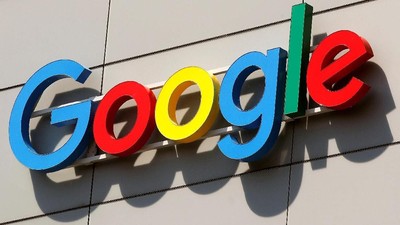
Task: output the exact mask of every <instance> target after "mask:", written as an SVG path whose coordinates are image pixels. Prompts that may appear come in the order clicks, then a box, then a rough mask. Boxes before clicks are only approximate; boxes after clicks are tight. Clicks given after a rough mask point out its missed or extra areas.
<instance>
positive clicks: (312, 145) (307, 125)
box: [295, 62, 396, 169]
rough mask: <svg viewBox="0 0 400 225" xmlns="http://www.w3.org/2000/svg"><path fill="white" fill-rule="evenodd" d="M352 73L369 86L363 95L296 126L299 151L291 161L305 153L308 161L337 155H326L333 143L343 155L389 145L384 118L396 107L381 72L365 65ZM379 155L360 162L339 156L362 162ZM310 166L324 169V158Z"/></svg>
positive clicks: (386, 121) (377, 154) (353, 156)
mask: <svg viewBox="0 0 400 225" xmlns="http://www.w3.org/2000/svg"><path fill="white" fill-rule="evenodd" d="M356 74H360V75H361V77H360V78H361V79H362V80H363V81H364V82H366V83H367V84H369V85H370V86H371V87H372V88H371V89H370V91H369V93H368V94H367V96H366V97H365V98H364V99H363V100H362V101H361V102H359V103H358V104H357V105H355V106H354V107H353V108H351V109H348V110H343V111H335V112H332V113H328V114H325V115H320V116H315V117H310V118H308V119H303V120H301V121H300V122H299V123H297V124H296V132H297V133H298V135H297V133H296V140H295V145H296V147H297V148H296V150H299V152H296V153H295V155H296V156H298V157H295V161H297V160H298V159H296V158H299V160H302V159H303V158H304V155H305V154H306V153H307V155H308V157H309V158H310V159H315V158H319V157H323V156H326V155H330V154H335V153H337V152H328V150H329V149H336V147H334V146H332V147H329V145H333V143H336V146H337V149H338V150H339V152H340V153H346V152H349V151H354V150H359V149H363V148H367V147H373V146H378V145H382V144H388V143H392V142H393V135H392V132H391V130H390V126H389V121H388V119H387V117H386V115H387V114H388V113H389V112H391V111H392V110H394V109H395V107H396V106H395V103H394V100H393V96H392V94H391V91H390V88H389V84H388V81H387V78H386V75H385V73H384V71H383V70H382V68H380V67H379V66H378V65H377V64H375V63H373V62H367V63H366V64H365V65H363V66H362V67H361V68H360V69H359V70H358V71H356ZM298 137H299V138H298ZM330 140H334V142H331V141H330ZM300 151H301V152H300ZM300 154H302V156H299V155H300ZM380 154H382V151H375V154H369V156H370V157H369V158H362V159H361V158H359V157H358V156H356V155H354V154H344V155H343V157H345V158H346V159H348V160H350V161H352V162H355V163H362V162H368V161H370V160H372V159H374V158H376V157H378V156H379V155H380ZM311 166H312V168H313V169H319V168H325V167H327V159H326V158H325V159H321V160H318V161H312V162H311Z"/></svg>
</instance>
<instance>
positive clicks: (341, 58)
mask: <svg viewBox="0 0 400 225" xmlns="http://www.w3.org/2000/svg"><path fill="white" fill-rule="evenodd" d="M311 22H312V7H311V6H310V5H308V4H299V5H295V6H293V8H292V20H291V28H290V39H289V53H287V52H286V51H285V50H283V49H281V48H274V49H270V50H268V51H267V52H266V54H264V53H261V52H249V53H246V54H244V55H242V56H241V57H239V58H238V59H237V60H236V61H235V62H234V63H233V64H232V65H231V66H230V67H229V69H228V70H227V72H226V74H225V77H224V78H223V81H222V83H221V84H220V83H219V81H218V80H217V78H216V77H215V76H214V75H213V74H211V73H209V72H207V71H206V70H204V69H202V68H199V67H186V68H183V69H181V70H179V71H177V72H176V73H174V74H173V75H172V76H171V77H170V78H169V79H168V80H167V82H166V83H165V85H164V86H163V88H162V89H161V92H160V94H159V96H158V98H156V97H155V95H154V93H153V92H152V91H151V90H150V89H149V88H148V87H145V86H143V85H142V84H140V83H138V82H135V81H126V82H122V83H120V84H117V85H116V86H114V87H113V88H112V89H111V90H109V91H108V92H107V93H106V94H105V95H104V97H103V99H102V100H101V102H100V103H99V105H98V106H97V107H96V106H95V103H94V102H93V101H92V100H86V101H83V102H79V103H78V104H71V105H66V106H63V107H59V108H57V109H55V110H53V111H52V112H51V123H52V124H54V125H56V126H63V125H65V124H70V123H74V124H76V125H75V130H74V132H73V134H72V136H71V137H70V139H69V140H68V141H67V142H66V143H65V144H64V145H63V146H62V147H61V148H59V149H58V150H56V151H55V152H53V153H50V154H39V153H37V152H36V150H35V149H34V147H33V146H32V144H31V142H30V138H29V120H30V118H31V115H32V113H33V110H34V108H35V105H36V103H37V102H38V100H39V99H40V97H41V95H42V93H43V92H44V91H45V89H46V88H47V87H48V86H49V85H50V84H52V83H54V82H55V81H57V80H60V79H63V78H72V79H74V80H76V81H78V82H80V83H84V82H85V80H86V79H87V78H88V77H89V75H90V73H91V72H90V71H89V70H88V69H86V68H85V67H83V66H82V65H80V64H79V63H77V62H74V61H72V60H58V61H54V62H51V63H49V64H47V65H45V66H44V67H42V68H40V69H39V70H38V71H37V72H35V73H34V74H33V75H32V76H31V78H30V79H29V80H28V81H27V82H26V84H25V85H24V87H23V88H22V89H21V91H20V93H19V95H18V96H17V99H16V101H15V103H14V107H13V109H12V112H11V116H10V123H9V140H10V145H11V148H12V150H13V152H14V155H15V156H16V158H17V159H18V160H19V161H20V162H21V163H22V164H23V165H25V166H27V167H28V168H30V169H33V170H41V171H46V172H51V171H57V170H60V169H62V168H64V167H66V166H69V165H71V164H72V163H73V162H74V161H75V160H77V159H78V158H79V157H80V156H81V155H82V154H83V153H84V151H85V150H86V149H87V146H88V144H89V143H90V142H91V140H92V137H93V138H94V140H95V142H96V144H97V145H98V147H99V148H101V149H102V150H103V151H104V152H106V153H108V154H112V155H117V156H129V155H131V154H133V153H135V152H137V151H139V150H140V149H141V148H142V147H143V146H144V145H145V144H146V142H147V141H148V140H149V138H150V136H151V134H152V132H153V131H154V129H155V128H156V127H157V129H158V130H159V131H160V133H161V134H162V135H163V136H165V137H166V138H168V139H170V140H173V141H176V142H177V143H188V142H193V141H196V140H198V139H199V138H201V137H202V136H204V135H205V134H206V133H207V132H208V131H209V129H210V128H211V126H212V125H213V123H214V122H215V120H216V117H217V115H218V114H219V112H221V114H222V116H223V117H224V118H225V120H226V121H228V122H229V123H231V124H232V125H234V126H237V127H241V128H244V129H258V132H257V134H256V135H255V136H254V137H253V138H252V139H251V140H250V141H248V142H246V143H240V142H239V141H238V140H236V138H235V137H234V136H232V135H231V134H228V135H226V136H225V137H223V138H222V139H221V140H220V141H219V142H218V147H219V149H220V150H221V151H222V153H223V154H224V155H225V156H227V157H229V158H232V159H235V160H241V161H246V162H247V161H254V160H257V159H259V158H260V157H262V156H263V155H265V154H266V153H268V151H269V150H270V149H271V148H272V147H273V145H274V143H275V142H276V139H277V137H278V134H279V130H280V126H281V122H282V115H287V116H289V117H296V116H300V115H303V114H304V113H305V109H306V91H307V89H308V93H309V95H310V97H311V98H312V99H313V100H314V101H315V102H316V103H318V104H320V105H322V106H325V107H328V108H332V109H336V110H340V109H345V108H349V107H352V106H353V105H354V104H356V103H357V102H358V101H359V100H360V99H362V98H363V97H364V96H365V94H366V93H367V91H368V90H369V88H370V87H369V86H368V85H367V84H365V83H364V82H362V81H361V80H359V79H358V78H355V77H354V73H353V72H354V70H355V69H357V68H358V67H360V66H361V65H362V64H364V63H365V62H367V61H368V60H369V59H370V58H371V57H372V56H373V52H372V49H371V47H370V45H369V43H368V42H367V41H366V40H365V39H363V38H362V37H360V36H359V35H357V34H356V33H354V32H352V31H348V30H341V31H337V32H335V33H333V34H331V35H329V36H328V37H326V38H325V39H324V40H323V41H322V42H321V43H320V44H319V45H318V47H317V48H316V49H315V51H314V52H313V54H312V56H311V58H310V59H309V52H310V36H311ZM343 51H346V52H345V53H344V54H342V53H343ZM340 53H341V54H340ZM286 62H287V63H286ZM286 64H287V65H286ZM256 70H261V71H262V72H263V74H264V76H265V88H264V92H263V94H262V97H261V99H260V100H259V102H258V104H257V105H256V106H254V107H253V108H252V109H250V110H243V109H242V108H241V106H240V100H239V97H240V91H241V88H242V86H243V84H244V82H245V80H246V78H247V77H248V76H249V75H250V74H251V73H253V72H254V71H256ZM343 80H345V81H346V82H345V83H346V84H344V85H340V86H339V87H338V85H336V84H337V83H338V82H340V81H343ZM347 81H348V82H347ZM191 85H197V86H198V87H199V89H200V95H201V99H200V105H199V108H198V111H197V113H196V115H195V116H194V117H193V118H192V120H190V121H189V122H188V123H186V124H178V122H177V118H176V107H177V104H178V100H179V98H180V96H181V95H182V93H183V92H184V91H185V90H186V89H187V88H188V87H190V86H191ZM130 99H133V100H135V102H136V104H137V119H136V122H135V124H134V126H133V128H132V129H131V130H130V132H129V133H128V134H127V135H125V136H124V137H121V138H116V137H115V135H114V132H113V123H114V118H115V115H116V113H117V111H118V110H119V108H120V107H121V106H122V104H124V103H125V102H126V101H128V100H130Z"/></svg>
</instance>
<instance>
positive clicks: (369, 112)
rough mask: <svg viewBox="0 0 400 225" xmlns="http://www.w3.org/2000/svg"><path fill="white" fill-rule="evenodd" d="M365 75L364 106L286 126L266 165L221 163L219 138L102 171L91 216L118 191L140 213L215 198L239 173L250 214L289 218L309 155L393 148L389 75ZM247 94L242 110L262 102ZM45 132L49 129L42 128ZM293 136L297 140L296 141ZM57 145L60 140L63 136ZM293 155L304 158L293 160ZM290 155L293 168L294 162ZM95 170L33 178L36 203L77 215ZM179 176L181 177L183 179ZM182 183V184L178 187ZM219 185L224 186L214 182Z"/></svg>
mask: <svg viewBox="0 0 400 225" xmlns="http://www.w3.org/2000/svg"><path fill="white" fill-rule="evenodd" d="M360 73H362V74H365V75H363V78H362V79H363V80H364V81H366V82H367V83H370V84H371V86H372V89H371V92H370V93H369V94H368V95H367V97H366V98H365V99H364V100H363V101H362V102H360V103H359V104H358V105H356V106H355V107H354V108H352V109H350V110H346V111H342V112H332V113H329V114H327V115H320V116H316V117H315V118H314V117H312V118H309V119H308V121H307V120H306V119H304V120H301V121H300V122H292V123H287V124H283V125H282V128H281V132H280V135H279V138H278V141H277V143H276V145H275V147H274V148H273V149H272V150H271V152H270V153H269V154H268V155H267V156H266V157H264V158H263V159H262V160H260V161H258V162H255V163H249V164H248V166H247V164H245V163H239V162H237V161H234V160H230V159H228V158H226V157H225V156H223V155H222V153H221V152H220V151H219V150H218V147H217V142H218V140H219V139H220V137H213V138H208V139H205V140H199V141H196V142H194V143H190V144H181V145H178V146H174V147H169V148H163V149H159V150H157V151H148V152H145V153H141V154H135V155H133V156H132V157H129V158H126V159H119V160H118V161H114V162H111V163H102V164H99V165H96V166H95V167H96V170H95V177H94V183H93V198H92V204H93V206H92V208H91V210H96V208H97V207H99V205H100V204H101V203H102V202H104V201H107V200H111V199H113V198H112V197H111V199H109V197H107V196H108V195H109V194H110V192H115V190H112V189H111V187H113V186H115V185H118V186H119V189H120V191H121V194H122V196H123V197H122V198H123V199H124V200H125V201H126V202H127V203H128V204H130V205H131V206H133V207H138V208H142V207H149V206H151V205H153V204H155V203H156V202H157V201H159V200H160V199H161V198H162V197H163V196H164V195H165V194H166V191H167V190H169V189H171V188H172V189H175V188H181V187H182V188H183V187H187V188H189V189H190V190H191V191H193V192H194V193H196V194H200V195H206V194H211V193H214V192H216V191H218V190H220V189H222V188H223V187H224V186H225V185H226V184H227V183H228V182H229V181H230V180H231V179H235V178H234V177H236V176H237V175H238V173H239V174H240V180H241V183H242V186H243V193H235V195H241V194H242V195H244V197H245V199H246V203H247V205H248V207H249V209H250V210H251V211H252V212H254V213H255V214H257V215H259V216H263V217H272V216H276V215H279V214H281V213H284V212H285V211H286V209H287V207H288V203H289V204H290V203H292V202H293V201H294V199H295V198H296V196H297V194H298V192H299V190H300V186H301V180H302V173H303V172H302V168H303V164H302V163H300V164H299V165H300V166H299V167H301V169H300V170H296V171H295V172H293V173H292V174H291V175H292V181H293V182H292V184H291V186H290V193H291V196H290V202H288V190H289V186H288V185H289V176H290V174H289V173H290V166H289V165H290V163H291V162H292V161H295V162H301V161H303V160H304V155H305V152H306V151H307V153H308V155H309V156H310V158H318V157H321V156H326V155H328V141H329V139H332V138H334V139H335V140H336V143H337V146H338V148H339V151H340V152H341V153H344V152H346V151H351V150H355V149H357V148H362V147H369V146H372V145H376V144H383V143H390V142H392V141H393V137H392V134H391V132H390V128H389V124H388V121H387V118H386V114H387V113H388V112H390V111H391V110H393V109H394V108H395V105H394V101H393V98H392V96H391V93H390V89H389V86H388V82H387V80H386V77H385V74H384V72H383V71H382V69H381V68H380V67H379V66H378V65H376V64H374V63H367V64H366V65H365V66H363V67H362V68H361V70H360ZM260 81H261V80H260V78H255V79H252V80H249V81H248V82H254V84H259V83H260ZM242 91H244V92H242V94H245V95H246V94H250V98H249V99H247V100H246V106H244V108H246V107H250V108H251V106H252V105H254V104H255V102H257V101H258V99H259V98H260V93H251V92H255V90H254V88H253V89H252V90H251V88H244V89H243V90H242ZM67 95H69V94H67ZM57 97H58V96H57ZM182 98H184V99H183V100H184V101H183V103H179V104H178V109H179V110H180V109H182V108H187V107H189V106H191V105H197V104H198V103H199V100H198V94H193V93H191V94H187V95H185V96H183V97H182ZM196 111H197V109H191V108H190V107H189V109H188V110H186V111H185V113H183V117H182V122H183V123H185V121H186V122H187V121H189V120H190V118H192V117H193V115H194V114H195V113H196ZM131 114H132V111H131V110H129V109H122V110H120V112H119V114H118V117H117V119H116V123H120V122H124V125H123V126H122V129H121V133H120V135H124V134H126V133H127V132H129V130H130V129H131V127H132V126H133V123H134V122H133V121H132V120H131V119H130V118H132V117H134V116H132V115H131ZM307 122H308V123H307ZM41 123H48V121H46V120H45V119H43V120H42V121H41V122H40V123H39V125H38V126H37V128H36V129H35V130H33V131H32V139H35V138H36V136H35V135H36V134H35V133H36V132H37V133H38V134H37V135H38V136H37V137H42V136H39V134H42V135H43V134H45V133H46V132H47V129H48V128H47V125H42V124H41ZM226 125H227V124H226V121H224V120H223V119H222V118H220V119H219V122H218V123H217V124H216V125H215V127H214V128H217V127H221V126H226ZM43 126H44V127H45V128H41V127H43ZM294 130H295V132H296V133H295V137H293V131H294ZM343 131H346V132H343ZM254 132H255V131H247V132H242V133H241V135H240V138H242V139H243V140H244V141H246V140H250V139H251V137H253V136H254ZM349 134H351V135H349ZM56 137H57V138H59V139H60V138H61V136H56ZM47 138H48V139H49V140H50V143H54V144H52V145H53V146H52V147H53V148H54V147H55V146H57V143H56V141H54V140H53V139H54V138H53V136H51V135H49V137H47ZM161 138H162V137H161V135H160V134H159V133H158V131H155V132H154V134H153V136H152V138H151V141H157V140H160V139H161ZM46 143H47V140H46ZM37 144H38V145H39V144H40V143H37ZM293 144H294V145H295V146H294V148H293ZM47 145H48V144H47ZM293 149H295V150H296V151H298V152H293ZM302 150H303V151H302ZM379 154H381V151H376V152H375V151H374V152H372V151H371V154H368V157H361V156H359V155H352V154H348V155H344V157H346V158H347V159H348V160H350V161H353V162H368V161H370V160H373V159H374V158H376V157H378V156H379ZM292 155H293V156H294V160H293V159H292V158H291V157H292ZM311 165H312V167H313V168H314V169H319V168H326V167H327V159H326V158H325V159H320V160H315V161H311ZM91 168H92V167H84V168H75V173H76V174H78V175H79V177H77V178H75V179H73V180H67V181H60V182H57V181H55V180H56V178H54V177H53V178H51V177H50V176H48V175H46V174H43V173H38V172H31V178H32V182H33V186H34V191H35V195H36V199H37V202H38V204H39V206H40V207H41V209H42V210H43V212H44V213H48V212H52V211H55V209H56V210H63V209H58V208H57V205H58V204H59V202H60V201H70V204H73V203H74V202H79V204H80V205H77V204H76V203H75V206H78V207H79V206H87V204H88V202H89V196H90V194H89V193H90V188H91ZM61 173H62V171H60V172H56V173H55V174H56V175H55V177H57V174H61ZM179 173H181V174H182V176H180V175H177V174H179ZM181 177H182V178H183V181H182V180H180V179H181ZM216 180H218V181H219V182H213V181H216ZM111 196H112V194H111ZM114 199H115V198H114ZM80 212H82V213H81V214H79V213H77V214H76V215H74V217H71V218H68V219H66V217H63V216H61V215H60V214H51V215H49V216H50V217H51V218H52V219H54V220H58V221H73V220H77V219H78V218H82V217H85V216H87V214H85V213H84V212H85V211H80Z"/></svg>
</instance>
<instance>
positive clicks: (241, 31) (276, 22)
mask: <svg viewBox="0 0 400 225" xmlns="http://www.w3.org/2000/svg"><path fill="white" fill-rule="evenodd" d="M374 1H377V0H363V1H359V2H353V3H349V4H345V5H341V6H337V7H333V8H329V9H325V10H321V11H318V12H314V13H313V15H320V14H324V13H328V12H332V11H336V10H341V9H345V8H349V7H353V6H357V5H361V4H365V3H369V2H374ZM289 21H290V18H289V19H283V20H278V21H275V22H272V23H268V24H264V25H259V26H255V27H251V28H247V29H243V30H239V31H234V32H231V33H227V34H222V35H217V36H214V37H210V38H206V39H202V40H198V41H193V42H189V43H185V44H181V45H177V46H173V47H168V48H165V49H160V50H157V51H153V52H148V53H144V54H140V55H136V56H132V57H128V58H125V59H119V60H116V61H112V62H108V63H102V64H100V65H95V66H92V67H89V69H91V70H94V69H99V68H102V67H106V66H111V65H115V64H119V63H123V62H127V61H131V60H136V59H139V58H143V57H147V56H151V55H156V54H160V53H163V52H168V51H172V50H176V49H180V48H184V47H188V46H192V45H196V44H200V43H204V42H209V41H213V40H217V39H222V38H227V37H230V36H234V35H238V34H242V33H247V32H251V31H255V30H259V29H263V28H266V27H270V26H274V25H278V24H282V23H285V22H289ZM23 85H24V84H17V85H13V86H10V87H5V88H0V92H1V91H5V90H9V89H13V88H18V87H21V86H23Z"/></svg>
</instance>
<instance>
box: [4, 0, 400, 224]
mask: <svg viewBox="0 0 400 225" xmlns="http://www.w3.org/2000/svg"><path fill="white" fill-rule="evenodd" d="M305 2H306V3H308V4H310V5H312V6H313V8H314V9H313V18H312V30H311V45H312V46H318V44H319V43H320V42H321V41H323V40H324V38H325V37H326V36H329V35H330V34H332V33H334V32H336V31H339V30H351V31H353V32H355V33H357V34H358V35H360V36H361V37H363V38H365V39H366V40H367V41H368V42H369V44H370V45H371V47H372V50H373V52H374V56H373V57H372V58H371V59H370V60H369V61H368V62H366V63H365V64H363V65H362V66H361V67H360V68H359V69H358V70H356V72H355V73H356V74H357V75H356V76H357V77H359V78H360V79H361V80H362V81H364V82H365V83H367V84H368V85H369V86H371V89H370V90H369V92H368V93H367V95H366V96H365V97H364V98H362V100H361V101H359V102H358V103H357V104H355V105H354V106H353V107H351V108H349V109H345V110H335V111H333V112H327V113H323V114H320V115H313V116H310V117H304V118H300V119H296V120H294V121H290V122H289V121H287V122H283V123H282V125H281V129H280V133H279V137H278V140H277V142H276V143H275V145H274V147H273V149H272V150H271V151H270V152H269V153H268V154H267V155H266V156H265V157H263V158H262V159H260V160H258V161H255V162H250V163H247V162H239V161H237V160H232V159H229V158H227V157H226V156H224V155H223V154H222V153H221V151H220V150H219V148H218V146H217V143H218V141H219V140H220V139H221V138H222V137H223V136H224V135H225V134H224V135H221V136H218V135H217V136H212V137H207V138H205V139H201V140H198V141H195V142H192V143H186V144H177V145H171V146H168V147H160V148H158V149H150V150H148V151H145V152H142V153H137V154H133V155H132V156H129V157H127V158H122V159H113V160H106V161H104V162H97V163H94V164H89V165H79V166H73V167H69V168H66V169H62V170H59V171H56V172H52V173H44V172H40V171H34V170H30V169H28V168H27V167H25V166H24V165H22V164H21V163H20V162H19V161H18V160H17V159H16V158H15V156H14V154H13V151H12V150H11V147H10V144H9V119H10V114H11V110H12V107H13V105H14V102H15V99H16V98H17V96H18V93H19V92H20V90H21V88H22V87H23V85H24V84H25V83H26V82H27V80H28V79H29V78H30V76H31V75H32V74H34V73H35V71H37V70H38V69H39V68H41V67H42V66H44V65H46V64H47V63H49V62H51V61H54V60H58V59H72V60H75V61H77V62H79V63H80V64H82V65H83V66H85V67H87V68H89V69H90V70H91V71H92V74H91V75H90V76H89V78H88V79H87V81H86V82H85V83H84V84H80V83H77V82H76V81H74V80H72V79H63V80H60V81H57V82H55V83H54V84H52V85H51V86H50V87H49V88H47V89H46V91H45V92H44V93H43V95H42V97H41V98H40V100H39V102H38V103H37V105H36V110H41V109H47V108H49V107H56V106H59V105H62V104H66V103H69V102H73V101H80V100H84V99H88V98H90V97H93V96H100V95H103V94H105V93H107V92H108V91H109V90H110V89H111V88H112V87H114V86H115V85H117V84H118V83H121V82H123V81H128V80H132V81H137V82H139V83H141V84H144V85H153V84H156V83H159V82H162V81H165V80H167V79H168V78H169V77H170V76H172V74H174V73H175V72H176V71H178V70H180V69H181V68H184V67H187V66H199V67H201V68H204V69H205V70H208V71H217V70H216V69H218V68H225V67H227V66H230V65H232V63H233V62H235V60H236V59H237V58H239V57H240V56H241V55H243V54H245V53H247V52H250V51H260V52H262V53H264V54H265V53H266V51H267V50H268V49H272V48H275V47H281V48H283V49H285V50H288V48H289V36H290V33H289V32H290V24H291V20H290V18H291V10H292V6H293V5H296V4H300V3H302V1H299V0H287V1H279V0H271V1H251V2H249V1H227V0H221V1H208V0H207V1H199V2H186V1H178V0H176V1H168V2H150V1H146V2H145V1H127V0H100V1H99V0H97V1H94V0H88V1H78V0H72V1H71V0H69V1H67V0H62V1H50V0H37V1H35V2H32V1H27V0H13V1H11V0H5V1H1V2H0V18H1V20H0V21H1V22H0V23H1V24H2V27H3V32H2V35H1V40H2V45H0V50H1V51H0V52H1V53H0V56H1V59H2V60H1V62H2V64H1V65H2V66H1V68H0V71H1V74H2V76H1V79H0V100H1V107H0V112H1V117H0V125H1V126H0V140H1V143H2V144H1V152H2V157H1V158H0V162H1V163H0V168H1V170H0V178H1V181H2V182H1V184H2V185H1V193H0V199H1V203H0V212H1V213H0V223H4V224H61V223H70V224H133V223H141V224H159V223H167V224H228V223H229V224H244V223H246V224H290V225H297V224H397V223H399V221H400V214H398V213H397V210H396V209H397V207H399V205H400V203H399V202H400V201H399V202H398V200H400V194H398V193H397V192H398V190H399V189H400V182H399V181H397V180H398V179H397V175H396V174H398V175H400V172H399V171H400V166H399V164H397V158H398V157H399V158H400V151H399V150H400V146H399V145H398V144H399V140H400V125H399V126H397V124H398V118H400V111H399V112H398V111H397V107H396V105H397V101H400V90H399V91H397V88H396V87H397V86H398V84H400V77H399V76H398V72H396V71H397V65H398V62H397V61H398V59H400V48H399V47H396V46H397V45H396V44H395V42H396V40H397V37H398V36H397V34H399V32H398V29H397V28H396V27H397V22H398V21H399V19H400V15H399V13H398V10H399V9H400V2H399V1H396V0H375V1H368V0H362V1H360V0H358V1H356V0H338V1H328V0H310V1H305ZM312 49H313V48H312ZM398 56H399V57H398ZM221 71H224V70H223V69H221ZM358 75H359V76H358ZM216 76H217V78H218V79H219V81H222V79H223V78H224V73H223V72H219V73H216ZM263 90H264V78H263V74H262V73H260V72H256V73H254V74H252V75H250V77H249V78H248V79H247V80H246V83H245V85H244V87H243V88H242V90H241V93H242V95H241V97H240V102H241V105H242V107H243V108H244V109H246V110H249V109H251V108H252V107H254V106H255V105H256V104H257V102H258V101H259V100H260V98H261V97H262V91H263ZM153 91H154V93H155V95H156V96H157V95H158V94H159V92H160V88H154V89H153ZM397 92H399V94H397ZM199 99H200V97H199V92H198V88H197V89H196V87H195V86H194V87H192V88H191V89H188V90H186V91H185V92H184V93H183V95H182V97H181V99H180V100H179V102H178V106H177V119H178V120H179V122H180V123H187V122H188V121H190V119H191V118H193V116H194V115H195V113H196V111H197V109H198V108H197V107H198V105H199V104H200V100H199ZM310 102H312V101H310ZM132 104H134V103H133V101H128V102H127V103H126V104H124V105H123V106H122V107H121V109H120V111H119V112H118V114H117V117H116V118H115V121H114V122H115V125H114V133H115V134H116V135H117V136H119V137H122V136H124V135H125V134H127V133H128V132H129V130H130V129H131V128H132V126H134V121H135V120H134V119H133V118H132V117H135V116H134V115H135V113H136V111H135V108H134V107H132ZM309 107H310V108H315V107H316V105H315V104H313V103H310V104H309ZM132 115H133V116H132ZM29 125H30V130H29V134H30V140H31V142H32V145H33V146H34V147H35V148H36V149H37V151H38V152H39V153H40V154H51V153H52V152H53V151H55V149H58V148H60V147H61V146H63V144H64V143H66V142H67V141H68V140H69V138H70V137H71V135H72V134H73V132H74V126H73V125H71V126H66V127H61V128H56V127H54V126H52V125H50V117H49V116H48V115H43V116H39V117H34V118H32V119H31V120H30V124H29ZM228 125H229V124H228V123H227V122H226V121H224V119H223V118H222V116H219V118H218V119H217V122H216V124H215V125H214V127H213V128H212V129H217V128H221V127H226V126H228ZM255 133H256V131H243V132H240V133H237V134H235V135H237V136H238V137H239V138H241V139H243V141H245V142H246V141H249V140H251V138H252V137H253V136H254V135H255ZM398 135H399V136H398ZM163 140H165V138H164V139H163V137H162V136H161V135H160V134H159V133H158V132H157V131H155V132H154V134H153V136H152V137H151V140H150V142H151V143H153V142H159V141H163ZM150 142H149V143H150ZM96 150H97V147H96V145H95V144H94V143H93V142H91V144H90V146H89V148H88V152H89V153H88V154H93V152H96ZM96 154H102V153H101V152H100V151H98V152H97V153H96ZM83 157H85V156H83Z"/></svg>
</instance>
